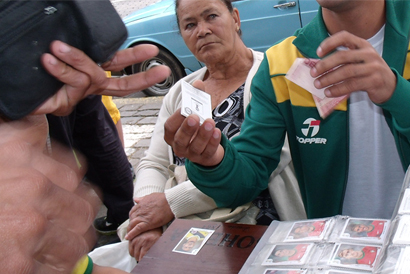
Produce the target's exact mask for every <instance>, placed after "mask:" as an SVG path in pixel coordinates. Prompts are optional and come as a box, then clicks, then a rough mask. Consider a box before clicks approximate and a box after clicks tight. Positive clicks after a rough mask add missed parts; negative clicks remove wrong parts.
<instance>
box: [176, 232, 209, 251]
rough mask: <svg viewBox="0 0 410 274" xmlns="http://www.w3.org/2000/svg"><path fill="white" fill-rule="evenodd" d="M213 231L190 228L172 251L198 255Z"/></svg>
mask: <svg viewBox="0 0 410 274" xmlns="http://www.w3.org/2000/svg"><path fill="white" fill-rule="evenodd" d="M214 231H215V230H210V229H203V228H195V227H192V228H191V229H190V230H189V231H188V232H187V233H186V234H185V236H184V237H183V238H182V239H181V240H180V241H179V243H178V244H177V245H176V246H175V248H174V249H173V250H172V251H173V252H178V253H184V254H189V255H196V254H198V252H199V250H201V248H202V247H203V246H204V244H205V243H206V241H208V239H209V238H210V237H211V236H212V233H214Z"/></svg>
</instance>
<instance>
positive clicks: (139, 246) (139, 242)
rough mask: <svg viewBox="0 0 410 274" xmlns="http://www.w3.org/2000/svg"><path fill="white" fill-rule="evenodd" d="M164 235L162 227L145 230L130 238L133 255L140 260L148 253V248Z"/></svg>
mask: <svg viewBox="0 0 410 274" xmlns="http://www.w3.org/2000/svg"><path fill="white" fill-rule="evenodd" d="M161 235H162V227H159V228H155V229H152V230H148V231H145V232H143V233H142V234H140V235H138V236H136V237H135V238H133V239H132V240H130V242H129V245H128V251H129V253H130V255H131V256H132V257H134V258H135V259H136V260H137V261H140V260H141V259H142V257H144V256H145V254H147V252H148V250H149V249H150V248H151V247H152V246H153V245H154V244H155V242H156V241H158V239H159V238H160V237H161Z"/></svg>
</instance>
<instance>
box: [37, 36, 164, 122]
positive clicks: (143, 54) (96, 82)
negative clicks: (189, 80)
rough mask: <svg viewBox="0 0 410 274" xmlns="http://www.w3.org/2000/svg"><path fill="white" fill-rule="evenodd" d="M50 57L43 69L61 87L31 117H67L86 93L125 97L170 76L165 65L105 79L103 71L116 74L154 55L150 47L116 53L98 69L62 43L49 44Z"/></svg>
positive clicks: (44, 58)
mask: <svg viewBox="0 0 410 274" xmlns="http://www.w3.org/2000/svg"><path fill="white" fill-rule="evenodd" d="M50 51H51V54H48V53H46V54H44V55H43V56H42V64H43V66H44V68H45V69H46V70H47V71H48V72H49V73H50V74H51V75H53V76H54V77H56V78H57V79H59V80H60V81H61V82H63V83H65V85H64V86H63V87H62V88H61V89H60V90H59V91H58V92H57V93H56V94H55V95H53V96H52V97H51V98H49V99H48V100H47V101H46V102H44V103H43V104H42V105H41V106H40V107H39V108H37V109H36V110H35V111H34V114H45V113H52V114H54V115H68V114H69V113H70V112H71V111H72V108H73V107H74V106H75V105H76V104H77V103H78V102H79V101H80V100H82V99H83V98H85V97H86V96H88V95H90V94H103V95H113V96H125V95H128V94H131V93H134V92H137V91H140V90H143V89H146V88H148V87H150V86H152V85H154V84H156V83H158V82H161V81H163V80H164V79H165V78H166V77H168V76H169V74H170V69H169V68H168V67H166V66H157V67H155V68H152V69H150V70H149V71H146V72H141V73H137V74H134V75H130V76H126V77H122V78H108V77H107V76H106V74H105V71H119V70H121V69H123V68H125V67H127V66H129V65H132V64H136V63H140V62H142V61H144V60H146V59H148V58H152V57H154V56H156V55H157V54H158V48H157V47H155V46H153V45H139V46H136V47H133V48H129V49H125V50H122V51H119V52H117V53H116V54H115V56H114V57H113V58H112V59H111V61H109V62H107V63H105V64H103V65H102V66H101V67H99V66H98V65H97V64H96V63H95V62H94V61H92V60H91V59H90V58H89V57H88V56H87V55H85V54H84V53H83V52H82V51H80V50H78V49H76V48H74V47H71V46H69V45H67V44H65V43H63V42H60V41H54V42H53V43H52V44H51V45H50Z"/></svg>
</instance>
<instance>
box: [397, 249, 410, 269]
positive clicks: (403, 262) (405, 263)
mask: <svg viewBox="0 0 410 274" xmlns="http://www.w3.org/2000/svg"><path fill="white" fill-rule="evenodd" d="M409 269H410V246H406V247H405V248H404V249H403V250H401V252H400V255H399V258H398V260H397V264H396V267H395V269H394V273H397V274H406V273H409Z"/></svg>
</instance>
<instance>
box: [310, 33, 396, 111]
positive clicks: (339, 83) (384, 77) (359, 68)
mask: <svg viewBox="0 0 410 274" xmlns="http://www.w3.org/2000/svg"><path fill="white" fill-rule="evenodd" d="M339 47H344V48H347V50H338V48H339ZM333 51H336V52H334V53H332V54H330V55H329V56H327V57H325V56H326V55H327V54H329V53H331V52H333ZM317 55H318V56H319V57H320V58H323V57H324V58H323V59H322V60H321V61H319V62H318V63H317V64H316V65H315V67H314V68H312V70H311V75H312V77H315V78H316V77H318V76H319V75H322V74H323V75H322V76H320V77H319V78H318V79H317V80H316V81H315V86H316V88H318V89H320V88H325V87H328V88H327V90H325V94H326V96H328V97H338V96H343V95H349V94H350V93H352V92H354V91H366V92H367V93H368V95H369V98H370V100H372V101H373V103H376V104H381V103H384V102H386V101H387V100H389V99H390V97H391V96H392V94H393V92H394V90H395V88H396V82H397V79H396V76H395V75H394V73H393V71H392V70H391V69H390V67H389V66H388V65H387V63H386V62H385V61H384V60H383V58H382V57H381V56H380V55H379V54H378V53H377V51H376V50H375V49H374V48H373V47H372V45H371V44H370V43H369V42H367V41H366V40H364V39H362V38H359V37H357V36H355V35H353V34H351V33H348V32H346V31H341V32H339V33H336V34H334V35H332V36H331V37H329V38H327V39H326V40H324V41H323V42H322V43H321V44H320V46H319V48H318V50H317Z"/></svg>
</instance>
